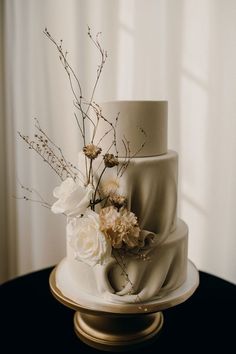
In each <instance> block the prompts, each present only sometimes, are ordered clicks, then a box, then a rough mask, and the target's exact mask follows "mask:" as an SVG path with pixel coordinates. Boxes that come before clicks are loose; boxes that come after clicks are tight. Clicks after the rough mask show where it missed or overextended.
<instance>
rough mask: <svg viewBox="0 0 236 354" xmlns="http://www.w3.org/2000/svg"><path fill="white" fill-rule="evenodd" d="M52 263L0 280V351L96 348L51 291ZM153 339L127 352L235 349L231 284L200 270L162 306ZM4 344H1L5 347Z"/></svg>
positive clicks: (235, 296) (235, 291)
mask: <svg viewBox="0 0 236 354" xmlns="http://www.w3.org/2000/svg"><path fill="white" fill-rule="evenodd" d="M51 270H52V268H47V269H44V270H41V271H38V272H34V273H31V274H28V275H25V276H22V277H19V278H16V279H14V280H12V281H9V282H7V283H5V284H3V285H1V286H0V353H1V354H5V353H30V354H31V353H32V354H33V353H39V352H41V353H69V354H73V353H94V354H95V353H99V351H98V350H95V349H93V348H90V347H88V346H86V345H85V344H83V343H82V342H81V341H80V340H79V339H78V338H77V337H76V335H75V334H74V331H73V315H74V311H73V310H70V309H68V308H67V307H65V306H63V305H62V304H60V303H58V302H57V301H56V300H55V299H54V298H53V296H52V295H51V293H50V290H49V285H48V278H49V274H50V272H51ZM163 313H164V326H163V329H162V331H161V334H160V335H159V337H158V338H157V340H156V341H155V342H154V343H151V344H150V345H148V346H147V347H145V349H143V348H142V349H140V350H137V349H136V350H134V351H132V353H143V352H146V353H159V352H162V351H163V354H166V353H173V351H174V353H195V352H199V353H200V352H201V353H205V352H206V351H205V349H208V352H209V353H236V344H235V342H236V341H235V339H236V325H235V319H236V316H235V315H236V286H235V285H233V284H231V283H229V282H227V281H224V280H222V279H220V278H217V277H215V276H212V275H209V274H206V273H203V272H200V286H199V288H198V289H197V291H196V292H195V294H194V295H193V296H192V297H191V298H190V299H189V300H187V301H186V302H185V303H183V304H181V305H178V306H175V307H173V308H170V309H168V310H165V311H164V312H163ZM4 348H5V349H4Z"/></svg>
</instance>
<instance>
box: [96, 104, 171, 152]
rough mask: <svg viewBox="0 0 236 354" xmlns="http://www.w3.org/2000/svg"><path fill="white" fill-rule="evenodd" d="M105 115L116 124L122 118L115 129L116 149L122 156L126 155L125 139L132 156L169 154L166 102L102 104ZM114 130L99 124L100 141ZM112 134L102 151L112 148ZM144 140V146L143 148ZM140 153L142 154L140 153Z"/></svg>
mask: <svg viewBox="0 0 236 354" xmlns="http://www.w3.org/2000/svg"><path fill="white" fill-rule="evenodd" d="M100 106H101V108H102V114H103V116H104V117H106V118H107V119H108V120H109V121H110V122H112V124H113V125H115V122H116V117H117V115H119V119H118V124H117V128H116V141H117V150H118V152H119V156H120V157H125V156H126V151H125V147H124V144H123V142H122V140H124V139H127V141H129V142H130V150H131V154H134V153H136V152H137V151H138V153H137V154H136V155H135V156H136V157H148V156H158V155H163V154H165V153H167V116H168V103H167V101H111V102H105V103H101V104H100ZM110 128H111V127H110V126H109V125H108V124H107V123H106V122H105V121H102V120H101V121H100V123H99V129H98V131H97V134H96V135H97V136H98V137H99V138H100V137H101V136H103V134H104V132H106V131H108V130H109V129H110ZM142 131H143V132H142ZM110 134H112V132H110V133H109V134H107V135H106V136H105V137H104V138H103V139H102V141H101V143H100V146H101V147H102V149H103V151H107V150H108V149H109V148H110V145H111V135H110ZM144 141H145V145H144V147H143V148H142V149H141V150H140V147H141V146H142V144H143V143H144ZM139 150H140V151H139Z"/></svg>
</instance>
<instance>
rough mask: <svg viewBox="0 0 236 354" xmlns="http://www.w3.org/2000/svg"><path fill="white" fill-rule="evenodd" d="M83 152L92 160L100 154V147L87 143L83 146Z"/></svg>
mask: <svg viewBox="0 0 236 354" xmlns="http://www.w3.org/2000/svg"><path fill="white" fill-rule="evenodd" d="M83 152H84V154H85V156H87V157H88V158H89V159H91V160H94V159H96V157H98V155H99V154H101V152H102V149H101V148H100V147H99V146H96V145H94V144H88V145H85V146H84V147H83Z"/></svg>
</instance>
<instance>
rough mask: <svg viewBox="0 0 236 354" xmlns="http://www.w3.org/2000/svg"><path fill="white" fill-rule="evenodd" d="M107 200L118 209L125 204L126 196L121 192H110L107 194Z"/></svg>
mask: <svg viewBox="0 0 236 354" xmlns="http://www.w3.org/2000/svg"><path fill="white" fill-rule="evenodd" d="M109 201H110V203H111V204H112V205H114V206H115V207H116V208H118V209H120V208H121V207H123V206H124V205H125V204H126V202H127V198H126V197H125V196H124V195H121V194H117V193H111V194H110V196H109Z"/></svg>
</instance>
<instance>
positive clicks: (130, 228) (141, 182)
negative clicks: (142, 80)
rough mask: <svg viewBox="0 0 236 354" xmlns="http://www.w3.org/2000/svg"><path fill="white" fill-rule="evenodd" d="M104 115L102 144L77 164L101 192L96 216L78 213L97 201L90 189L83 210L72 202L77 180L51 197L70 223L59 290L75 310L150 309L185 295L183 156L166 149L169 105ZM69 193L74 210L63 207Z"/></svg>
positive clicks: (121, 108)
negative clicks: (91, 306) (83, 304)
mask: <svg viewBox="0 0 236 354" xmlns="http://www.w3.org/2000/svg"><path fill="white" fill-rule="evenodd" d="M99 107H100V108H99V109H101V110H100V112H99V114H100V115H101V114H102V116H103V117H106V119H107V120H108V121H109V123H108V121H107V120H106V119H100V124H99V125H98V126H97V129H96V134H97V136H98V137H99V139H98V140H97V142H96V144H95V143H94V145H91V144H90V145H89V146H87V147H85V148H84V152H83V153H81V154H80V157H79V167H80V169H82V170H83V171H85V164H87V166H89V164H90V162H91V161H92V162H93V167H92V169H89V171H90V172H89V173H93V179H92V182H93V183H94V185H95V184H96V185H97V186H98V185H99V186H98V188H97V190H96V191H95V198H94V199H93V201H94V203H93V204H91V203H90V206H91V205H92V210H90V211H89V212H88V211H85V212H81V210H82V209H80V207H81V205H82V204H83V203H86V200H87V201H88V200H89V199H90V200H91V198H92V196H93V195H94V188H93V187H92V186H91V185H88V186H87V187H86V193H85V194H84V195H82V197H81V196H80V197H79V203H78V202H76V200H75V199H76V198H75V196H76V195H77V196H79V195H80V194H79V193H81V191H78V189H77V187H75V185H74V184H75V183H74V181H73V180H69V179H68V180H67V181H64V182H63V186H62V185H61V186H59V187H57V188H56V190H55V191H54V196H55V197H57V198H58V201H57V202H56V203H55V204H54V205H53V207H52V210H53V211H54V212H64V213H65V214H66V215H67V256H66V258H65V259H64V260H63V261H62V262H61V263H60V264H59V266H58V267H57V271H56V285H57V288H58V289H60V291H61V292H62V293H63V295H64V296H66V297H68V298H70V299H73V300H74V301H77V302H79V301H80V299H81V297H83V298H90V297H93V298H94V297H96V298H97V299H100V301H101V302H102V301H106V303H123V304H126V303H142V302H145V301H151V300H153V299H156V298H161V297H163V296H165V295H166V294H168V293H169V292H170V291H172V290H175V289H177V288H178V287H180V286H181V285H182V284H183V283H184V282H185V280H186V276H187V244H188V228H187V225H186V224H185V223H184V222H183V221H182V220H180V219H179V218H178V217H177V187H178V184H177V183H178V182H177V179H178V176H177V175H178V155H177V153H176V152H174V151H170V150H168V148H167V115H168V113H167V112H168V110H167V108H168V107H167V102H166V101H114V102H107V103H103V104H101V105H100V106H99ZM101 112H102V113H101ZM118 113H119V119H117V117H118V116H117V114H118ZM109 127H111V129H108V128H109ZM114 127H115V129H114ZM112 130H113V133H114V132H115V135H114V134H113V135H112V136H113V138H115V144H113V146H112V149H114V151H113V152H112V149H111V134H110V131H112ZM113 142H114V141H113ZM91 146H92V147H95V148H96V149H97V150H96V149H95V148H94V150H91ZM89 152H90V155H89ZM84 154H85V155H84ZM91 154H92V155H91ZM95 157H96V158H95ZM131 157H132V158H131ZM104 161H105V162H104ZM104 163H105V167H104ZM111 167H112V168H111ZM117 171H118V172H117ZM84 174H85V172H84ZM118 175H119V179H118V178H117V176H118ZM101 176H102V178H101ZM95 182H96V183H95ZM80 183H81V182H80ZM66 188H67V189H68V188H69V189H70V192H71V193H70V195H69V199H70V200H69V201H70V205H71V203H72V205H73V208H71V207H70V206H69V207H68V208H67V209H66V208H65V203H64V204H63V203H62V202H63V195H65V193H64V192H65V189H66ZM63 193H64V194H63ZM96 193H97V198H98V199H99V200H100V201H101V203H100V204H99V203H97V204H96V200H97V199H96ZM67 196H68V194H67ZM81 198H82V202H83V203H82V204H81ZM86 198H87V199H86ZM64 201H65V200H64ZM66 202H68V200H66ZM60 203H61V204H60ZM68 203H69V202H68ZM73 203H74V204H73ZM76 203H77V204H76ZM87 203H88V202H87ZM62 204H63V207H62V208H61V205H62ZM78 204H79V205H78ZM68 205H69V204H68ZM87 206H88V205H87ZM63 208H64V209H63ZM70 209H71V210H70ZM75 210H76V212H74V211H75Z"/></svg>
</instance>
